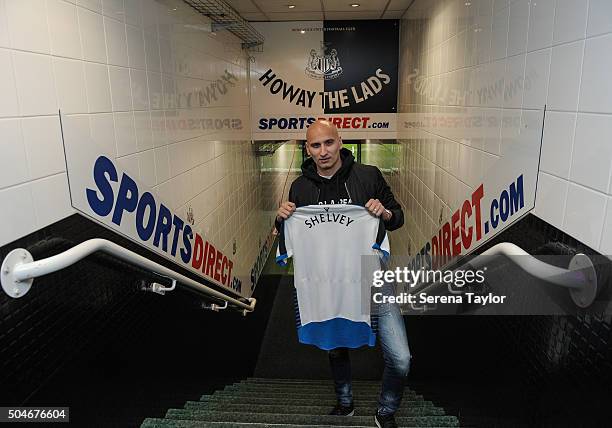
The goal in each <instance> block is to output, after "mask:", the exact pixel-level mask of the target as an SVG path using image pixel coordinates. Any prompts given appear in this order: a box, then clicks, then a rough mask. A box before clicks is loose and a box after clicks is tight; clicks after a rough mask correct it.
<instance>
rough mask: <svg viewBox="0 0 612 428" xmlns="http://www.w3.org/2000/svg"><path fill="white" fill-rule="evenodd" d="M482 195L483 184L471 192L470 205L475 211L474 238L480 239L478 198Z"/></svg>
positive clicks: (480, 224) (480, 227) (480, 225)
mask: <svg viewBox="0 0 612 428" xmlns="http://www.w3.org/2000/svg"><path fill="white" fill-rule="evenodd" d="M483 196H484V186H483V185H482V184H481V185H480V186H479V187H478V189H476V190H474V193H472V206H473V207H474V211H475V212H476V240H477V241H480V238H481V237H482V219H481V213H480V200H481V199H482V197H483Z"/></svg>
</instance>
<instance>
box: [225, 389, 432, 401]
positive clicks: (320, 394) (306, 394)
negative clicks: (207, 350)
mask: <svg viewBox="0 0 612 428" xmlns="http://www.w3.org/2000/svg"><path fill="white" fill-rule="evenodd" d="M378 394H379V391H374V390H373V391H353V395H354V396H355V395H361V396H366V397H370V398H371V399H372V400H374V399H376V398H378ZM215 395H220V396H232V397H237V398H238V399H239V397H252V396H257V397H268V398H276V399H278V400H283V399H285V398H304V399H308V398H335V397H336V394H335V393H334V391H331V390H328V391H308V390H298V391H270V390H265V389H264V390H256V391H248V390H246V391H245V390H241V389H236V390H223V391H217V392H215ZM404 397H405V398H406V399H408V400H419V399H423V396H422V395H417V394H415V393H414V392H412V391H406V392H405V393H404Z"/></svg>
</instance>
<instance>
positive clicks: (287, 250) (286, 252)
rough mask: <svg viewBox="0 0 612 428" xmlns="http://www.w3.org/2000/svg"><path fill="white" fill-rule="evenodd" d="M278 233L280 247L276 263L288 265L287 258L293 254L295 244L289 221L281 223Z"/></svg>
mask: <svg viewBox="0 0 612 428" xmlns="http://www.w3.org/2000/svg"><path fill="white" fill-rule="evenodd" d="M279 226H280V231H279V234H278V248H277V249H276V263H277V264H278V265H279V266H287V259H288V258H289V257H292V256H293V245H292V241H291V233H290V229H291V228H290V227H289V225H288V224H287V221H283V222H281V223H280V225H279Z"/></svg>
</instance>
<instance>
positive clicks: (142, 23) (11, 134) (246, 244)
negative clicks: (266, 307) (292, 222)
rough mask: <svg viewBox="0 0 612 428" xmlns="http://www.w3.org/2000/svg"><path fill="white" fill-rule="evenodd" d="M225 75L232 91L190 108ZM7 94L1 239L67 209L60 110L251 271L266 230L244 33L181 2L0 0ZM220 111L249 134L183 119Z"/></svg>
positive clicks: (1, 70)
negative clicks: (219, 26) (218, 27)
mask: <svg viewBox="0 0 612 428" xmlns="http://www.w3.org/2000/svg"><path fill="white" fill-rule="evenodd" d="M226 71H228V72H230V73H232V74H233V75H235V76H236V77H237V79H236V82H235V86H229V87H228V90H227V93H226V94H225V95H223V96H218V97H217V99H216V100H214V99H212V98H211V99H210V102H206V103H203V104H202V105H201V104H199V103H198V102H194V101H191V102H188V98H187V96H188V94H190V93H191V94H195V93H196V92H197V91H198V90H205V89H206V88H207V87H208V86H210V85H211V83H213V82H214V81H216V80H217V79H219V78H220V77H221V76H223V75H224V74H225V73H226ZM0 94H2V96H1V97H0V153H1V154H2V155H1V156H0V201H2V202H1V204H2V208H1V209H0V224H1V225H2V226H1V227H0V245H4V244H7V243H10V242H11V241H13V240H15V239H17V238H19V237H22V236H24V235H26V234H28V233H30V232H32V231H34V230H37V229H40V228H42V227H44V226H46V225H48V224H51V223H53V222H55V221H57V220H60V219H62V218H64V217H66V216H68V215H70V214H71V213H73V209H72V208H71V206H70V200H69V193H68V184H67V178H66V165H65V162H64V154H63V147H62V140H61V133H60V123H59V118H58V109H61V111H62V113H63V115H64V117H63V119H64V129H67V128H70V127H73V126H77V127H79V128H80V129H81V130H84V131H85V133H86V134H89V135H91V137H92V139H93V140H94V141H95V142H96V143H97V144H98V146H97V147H92V150H104V151H105V152H108V153H111V154H112V155H113V157H114V158H115V159H116V162H117V163H118V164H119V165H121V167H123V168H125V169H126V170H127V171H128V172H130V173H131V175H133V176H135V177H139V178H140V181H141V182H142V183H144V184H146V185H148V186H151V187H153V188H154V189H155V191H156V192H157V195H158V197H159V198H160V199H161V200H163V201H164V202H165V204H167V205H168V206H169V207H171V209H172V210H173V211H175V212H177V213H178V214H179V215H181V216H182V217H183V218H187V215H186V212H187V210H188V209H189V208H191V209H192V210H193V214H194V218H195V229H196V231H201V232H203V234H204V235H205V236H206V237H207V238H208V239H210V240H211V241H212V242H213V243H214V244H215V246H216V247H218V248H219V249H221V250H222V251H223V252H224V253H225V254H228V255H229V254H232V247H233V245H232V244H233V241H234V240H236V241H237V249H238V250H237V253H236V254H235V255H233V256H232V257H233V258H234V260H236V262H237V263H236V264H237V265H238V266H237V267H238V269H244V270H245V271H247V272H248V270H249V269H250V267H251V266H252V263H253V261H254V260H255V258H256V256H257V253H258V252H259V248H257V245H258V244H257V242H258V238H259V237H261V238H262V240H264V239H265V236H266V233H267V232H268V231H266V230H265V228H263V226H262V221H263V219H262V218H261V213H260V210H258V209H257V207H258V206H259V197H260V195H259V190H258V189H259V172H258V170H259V167H258V163H257V160H256V159H255V157H254V156H253V153H252V150H251V147H250V142H249V141H248V140H250V133H249V128H250V124H249V111H248V110H249V99H248V94H247V59H246V55H245V53H244V52H243V51H241V45H240V41H239V40H238V39H237V38H235V37H234V36H232V35H231V34H229V33H227V32H226V31H223V32H219V33H217V34H216V35H215V34H211V32H210V25H209V23H208V22H207V20H206V18H204V17H203V16H202V15H201V14H198V13H196V12H195V11H194V10H193V9H192V8H190V7H189V6H187V5H186V4H185V3H184V2H182V1H179V0H168V1H161V0H159V1H158V0H125V1H124V0H97V1H96V0H77V1H64V0H0ZM193 100H195V97H194V98H193ZM225 117H229V118H241V120H242V129H241V130H227V129H223V130H217V129H210V128H209V127H207V126H206V125H203V126H202V125H201V122H196V124H197V125H196V126H191V127H185V126H184V125H185V124H186V123H187V120H189V119H192V120H196V121H199V120H200V119H204V120H206V119H211V118H212V119H215V118H225ZM264 223H265V222H264Z"/></svg>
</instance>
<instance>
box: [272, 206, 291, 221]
mask: <svg viewBox="0 0 612 428" xmlns="http://www.w3.org/2000/svg"><path fill="white" fill-rule="evenodd" d="M294 211H295V204H294V203H293V202H289V201H285V202H283V203H282V204H281V206H280V207H279V208H278V211H276V221H281V220H287V219H288V218H289V217H290V216H291V214H293V212H294Z"/></svg>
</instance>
